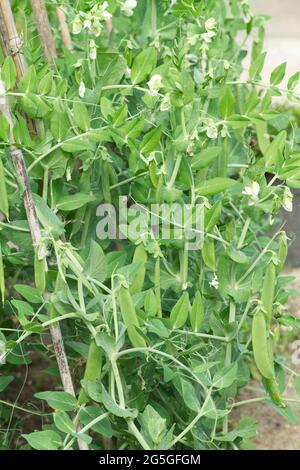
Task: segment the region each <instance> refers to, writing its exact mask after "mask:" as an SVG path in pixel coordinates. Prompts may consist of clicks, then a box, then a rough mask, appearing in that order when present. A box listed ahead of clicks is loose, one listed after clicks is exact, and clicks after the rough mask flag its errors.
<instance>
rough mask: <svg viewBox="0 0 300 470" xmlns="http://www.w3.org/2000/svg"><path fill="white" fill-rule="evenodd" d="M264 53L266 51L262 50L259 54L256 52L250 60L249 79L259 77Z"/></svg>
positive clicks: (264, 56) (263, 61) (263, 62)
mask: <svg viewBox="0 0 300 470" xmlns="http://www.w3.org/2000/svg"><path fill="white" fill-rule="evenodd" d="M266 55H267V53H266V52H262V53H261V54H258V55H257V56H256V57H255V59H254V60H253V61H252V63H251V66H250V69H249V77H250V80H255V79H256V78H259V75H260V73H261V71H262V69H263V67H264V64H265V59H266Z"/></svg>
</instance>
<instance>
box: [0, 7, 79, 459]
mask: <svg viewBox="0 0 300 470" xmlns="http://www.w3.org/2000/svg"><path fill="white" fill-rule="evenodd" d="M0 19H1V20H0V37H1V44H2V45H3V46H4V50H3V52H4V54H5V55H6V54H7V53H9V52H10V50H9V49H7V45H10V47H12V46H11V44H13V45H14V44H17V41H16V37H17V34H16V27H15V22H14V18H13V15H12V12H11V8H10V4H9V2H8V1H7V0H0ZM12 34H14V41H12V36H11V35H12ZM22 57H23V56H22V55H21V51H20V49H16V48H15V49H14V62H15V64H19V65H20V67H19V69H17V71H19V72H18V73H19V74H20V75H19V78H21V76H22V75H23V73H24V72H25V70H26V64H25V61H24V60H23V58H22ZM16 68H17V66H16ZM0 111H1V112H2V113H3V114H4V116H5V118H6V119H7V121H8V123H9V126H10V152H11V157H12V161H13V165H14V168H15V171H16V175H17V177H18V179H19V181H20V183H21V185H22V187H23V200H24V207H25V211H26V216H27V221H28V226H29V230H30V234H31V239H32V244H33V247H34V250H37V248H38V246H39V244H40V242H41V238H42V237H41V231H40V225H39V221H38V218H37V214H36V209H35V205H34V202H33V197H32V191H31V187H30V182H29V178H28V174H27V170H26V166H25V162H24V156H23V152H22V150H21V149H18V148H17V147H16V146H15V144H14V134H13V126H14V122H13V117H12V113H11V110H10V105H9V102H8V99H7V97H6V96H2V97H1V100H0ZM50 332H51V337H52V343H53V348H54V352H55V356H56V360H57V364H58V368H59V372H60V377H61V381H62V384H63V388H64V390H65V391H66V392H68V393H70V394H71V395H74V396H75V391H74V386H73V382H72V376H71V373H70V368H69V364H68V359H67V355H66V352H65V348H64V343H63V338H62V334H61V330H60V325H59V323H55V324H52V326H51V328H50ZM78 429H79V430H80V426H79V428H78ZM78 446H79V448H80V449H81V450H88V446H87V444H86V443H85V442H83V441H82V440H80V439H78Z"/></svg>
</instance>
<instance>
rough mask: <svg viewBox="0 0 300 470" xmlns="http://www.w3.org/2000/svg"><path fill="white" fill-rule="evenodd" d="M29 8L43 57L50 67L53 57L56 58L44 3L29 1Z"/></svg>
mask: <svg viewBox="0 0 300 470" xmlns="http://www.w3.org/2000/svg"><path fill="white" fill-rule="evenodd" d="M31 6H32V12H33V14H34V17H35V21H36V27H37V30H38V33H39V37H40V40H41V43H42V46H43V50H44V54H45V57H46V59H47V62H48V64H49V65H51V64H53V59H54V57H56V48H55V42H54V37H53V34H52V31H51V27H50V23H49V18H48V14H47V10H46V5H45V2H44V1H43V0H31Z"/></svg>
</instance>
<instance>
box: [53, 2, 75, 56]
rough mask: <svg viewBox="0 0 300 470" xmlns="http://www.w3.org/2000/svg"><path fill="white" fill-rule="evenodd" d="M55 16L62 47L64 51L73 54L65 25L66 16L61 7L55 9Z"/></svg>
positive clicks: (68, 32)
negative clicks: (66, 50)
mask: <svg viewBox="0 0 300 470" xmlns="http://www.w3.org/2000/svg"><path fill="white" fill-rule="evenodd" d="M56 15H57V18H58V22H59V28H60V32H61V37H62V41H63V43H64V46H65V48H66V49H68V50H69V51H71V52H73V44H72V39H71V35H70V31H69V28H68V25H67V20H66V15H65V12H64V10H63V8H62V7H60V6H58V7H56Z"/></svg>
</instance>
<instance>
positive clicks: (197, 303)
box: [190, 291, 203, 333]
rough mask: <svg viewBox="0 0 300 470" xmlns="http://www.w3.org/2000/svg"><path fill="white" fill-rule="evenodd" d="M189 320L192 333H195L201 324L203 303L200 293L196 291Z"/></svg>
mask: <svg viewBox="0 0 300 470" xmlns="http://www.w3.org/2000/svg"><path fill="white" fill-rule="evenodd" d="M190 320H191V325H192V328H193V331H194V332H195V333H197V332H198V331H199V330H200V328H201V325H202V322H203V301H202V296H201V292H200V291H197V292H196V295H195V298H194V302H193V305H192V308H191V311H190Z"/></svg>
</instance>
